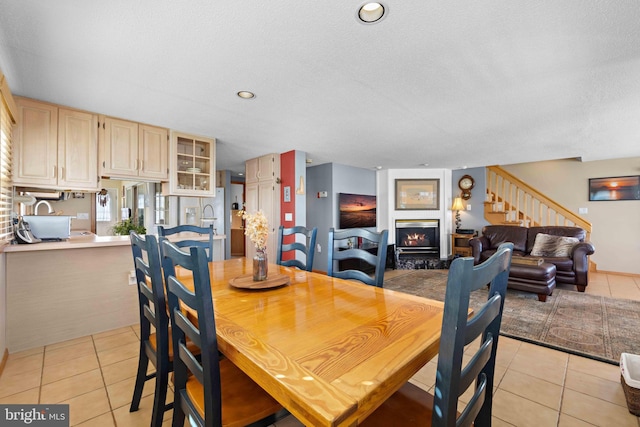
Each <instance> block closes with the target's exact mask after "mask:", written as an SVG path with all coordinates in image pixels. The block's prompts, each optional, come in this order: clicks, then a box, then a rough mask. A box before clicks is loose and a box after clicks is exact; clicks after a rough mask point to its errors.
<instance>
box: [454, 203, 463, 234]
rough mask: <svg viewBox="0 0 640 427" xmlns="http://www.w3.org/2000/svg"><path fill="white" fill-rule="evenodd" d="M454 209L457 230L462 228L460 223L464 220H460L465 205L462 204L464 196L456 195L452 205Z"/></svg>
mask: <svg viewBox="0 0 640 427" xmlns="http://www.w3.org/2000/svg"><path fill="white" fill-rule="evenodd" d="M451 210H452V211H456V232H457V231H458V229H459V228H460V224H461V223H462V221H461V220H460V211H462V210H464V205H463V204H462V198H461V197H456V198H455V199H453V206H451Z"/></svg>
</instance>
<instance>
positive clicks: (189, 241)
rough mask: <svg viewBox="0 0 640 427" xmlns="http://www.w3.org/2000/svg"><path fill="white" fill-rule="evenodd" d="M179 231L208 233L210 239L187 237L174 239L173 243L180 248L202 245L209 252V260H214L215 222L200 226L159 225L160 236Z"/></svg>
mask: <svg viewBox="0 0 640 427" xmlns="http://www.w3.org/2000/svg"><path fill="white" fill-rule="evenodd" d="M178 233H198V234H201V235H208V236H209V239H208V240H206V241H205V240H194V239H193V238H189V237H186V238H184V239H182V240H180V241H174V242H173V243H174V244H175V245H176V246H177V247H179V248H190V247H194V246H195V247H201V248H205V249H206V252H207V261H212V260H213V236H214V234H213V224H211V225H209V226H208V227H198V226H197V225H189V224H185V225H178V226H176V227H164V226H162V225H159V226H158V236H160V237H167V236H171V235H173V234H178Z"/></svg>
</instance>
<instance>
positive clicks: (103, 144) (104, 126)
mask: <svg viewBox="0 0 640 427" xmlns="http://www.w3.org/2000/svg"><path fill="white" fill-rule="evenodd" d="M100 121H101V126H100V157H101V158H100V175H101V176H104V177H111V178H136V179H153V180H158V181H167V180H168V178H169V169H168V158H169V154H168V152H169V135H168V131H167V129H164V128H160V127H156V126H149V125H144V124H139V123H136V122H130V121H127V120H121V119H116V118H113V117H105V116H102V117H101V120H100Z"/></svg>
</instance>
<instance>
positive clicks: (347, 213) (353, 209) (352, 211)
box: [338, 193, 376, 228]
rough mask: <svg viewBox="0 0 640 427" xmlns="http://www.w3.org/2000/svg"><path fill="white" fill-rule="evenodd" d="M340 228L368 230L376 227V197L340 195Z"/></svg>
mask: <svg viewBox="0 0 640 427" xmlns="http://www.w3.org/2000/svg"><path fill="white" fill-rule="evenodd" d="M338 206H339V208H340V221H339V222H340V224H339V226H338V227H339V228H367V227H375V226H376V196H367V195H364V194H349V193H339V194H338Z"/></svg>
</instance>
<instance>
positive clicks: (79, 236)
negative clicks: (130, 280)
mask: <svg viewBox="0 0 640 427" xmlns="http://www.w3.org/2000/svg"><path fill="white" fill-rule="evenodd" d="M189 234H191V233H187V235H183V233H180V234H176V235H173V236H169V240H170V241H174V240H182V239H185V238H187V237H189V238H191V239H194V240H200V239H202V240H207V239H208V237H207V236H204V235H200V234H195V235H193V234H191V235H189ZM226 238H227V236H225V235H224V234H217V235H215V236H213V240H224V239H226ZM130 244H131V241H130V240H129V236H97V235H95V234H93V233H87V232H78V231H72V232H71V237H69V239H67V240H64V241H61V242H44V243H33V244H15V245H6V246H4V247H2V248H0V250H1V251H3V252H6V253H10V252H33V251H51V250H63V249H82V248H102V247H107V246H128V245H130Z"/></svg>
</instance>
